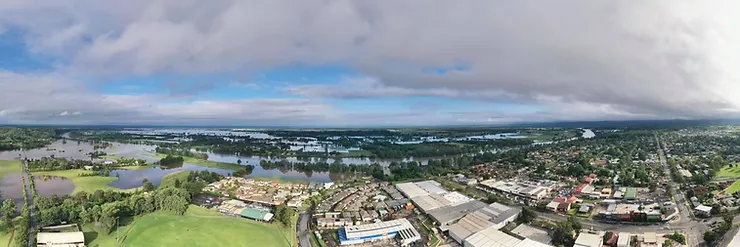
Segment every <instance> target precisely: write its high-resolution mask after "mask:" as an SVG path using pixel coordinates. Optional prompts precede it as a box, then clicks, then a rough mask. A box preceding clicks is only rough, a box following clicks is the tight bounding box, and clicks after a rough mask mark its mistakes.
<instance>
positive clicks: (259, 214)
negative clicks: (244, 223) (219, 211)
mask: <svg viewBox="0 0 740 247" xmlns="http://www.w3.org/2000/svg"><path fill="white" fill-rule="evenodd" d="M241 215H242V216H243V217H246V218H250V219H254V220H264V221H270V220H271V219H272V216H273V215H272V213H270V211H267V210H260V209H256V208H245V209H243V210H242V212H241Z"/></svg>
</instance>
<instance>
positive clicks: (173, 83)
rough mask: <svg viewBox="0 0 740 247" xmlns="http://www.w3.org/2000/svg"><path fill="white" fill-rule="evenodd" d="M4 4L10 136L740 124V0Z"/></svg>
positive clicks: (2, 85)
mask: <svg viewBox="0 0 740 247" xmlns="http://www.w3.org/2000/svg"><path fill="white" fill-rule="evenodd" d="M544 3H545V2H544V1H541V0H537V1H534V0H522V1H490V0H469V1H448V0H424V1H421V0H374V1H361V0H357V1H352V0H301V1H294V0H291V1H288V0H210V1H199V0H154V1H152V0H129V1H123V2H121V1H118V2H116V1H96V0H56V1H46V0H4V1H0V124H123V125H191V126H192V125H223V126H226V125H229V126H381V125H409V126H413V125H484V124H490V125H498V124H508V123H517V122H550V121H600V120H647V119H650V120H652V119H716V118H737V117H740V69H738V67H737V66H738V65H740V26H738V23H740V15H737V14H736V13H734V12H735V11H736V10H737V9H740V6H738V5H740V2H737V1H726V0H717V1H712V4H706V2H705V1H695V0H691V1H690V0H665V1H664V0H654V1H637V2H635V1H613V0H563V1H558V4H557V5H547V4H544Z"/></svg>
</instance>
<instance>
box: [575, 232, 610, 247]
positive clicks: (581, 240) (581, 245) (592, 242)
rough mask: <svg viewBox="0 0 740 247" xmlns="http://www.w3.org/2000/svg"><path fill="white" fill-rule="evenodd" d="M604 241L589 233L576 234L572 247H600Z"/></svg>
mask: <svg viewBox="0 0 740 247" xmlns="http://www.w3.org/2000/svg"><path fill="white" fill-rule="evenodd" d="M603 242H604V239H603V238H602V237H601V235H600V234H594V233H590V232H582V233H580V234H578V238H577V239H576V244H575V245H573V247H601V246H602V245H603Z"/></svg>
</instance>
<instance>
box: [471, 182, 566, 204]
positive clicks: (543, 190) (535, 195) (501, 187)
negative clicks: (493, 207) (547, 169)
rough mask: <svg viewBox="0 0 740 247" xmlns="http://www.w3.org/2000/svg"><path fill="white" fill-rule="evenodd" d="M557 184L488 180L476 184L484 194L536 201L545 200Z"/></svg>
mask: <svg viewBox="0 0 740 247" xmlns="http://www.w3.org/2000/svg"><path fill="white" fill-rule="evenodd" d="M556 184H557V183H555V182H554V181H550V180H541V181H523V180H501V181H496V180H494V179H489V180H485V181H482V182H480V183H479V184H478V188H480V189H482V190H485V191H486V192H489V193H490V192H498V193H501V194H504V195H506V196H508V197H513V198H517V197H518V198H522V199H528V200H534V201H538V200H540V199H542V198H545V197H546V196H547V195H548V193H550V191H552V189H553V188H555V186H556Z"/></svg>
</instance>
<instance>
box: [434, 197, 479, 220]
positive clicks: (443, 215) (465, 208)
mask: <svg viewBox="0 0 740 247" xmlns="http://www.w3.org/2000/svg"><path fill="white" fill-rule="evenodd" d="M486 206H487V205H486V203H484V202H481V201H477V200H475V201H469V202H466V203H463V204H459V205H455V206H447V207H441V208H437V209H434V210H430V211H429V212H427V213H428V214H429V216H431V217H432V219H434V220H435V221H437V222H438V223H440V224H443V223H447V222H450V221H453V220H457V219H460V218H462V217H463V216H465V215H466V214H468V213H471V212H474V211H476V210H478V209H481V208H484V207H486Z"/></svg>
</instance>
